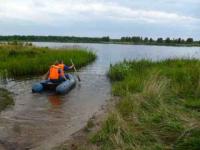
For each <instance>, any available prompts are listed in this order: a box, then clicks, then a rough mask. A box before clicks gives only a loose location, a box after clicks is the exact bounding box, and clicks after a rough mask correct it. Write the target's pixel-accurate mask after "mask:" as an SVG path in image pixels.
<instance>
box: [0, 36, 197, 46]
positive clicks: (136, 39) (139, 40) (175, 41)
mask: <svg viewBox="0 0 200 150" xmlns="http://www.w3.org/2000/svg"><path fill="white" fill-rule="evenodd" d="M0 41H24V42H73V43H108V42H110V43H132V44H152V45H179V44H180V45H181V44H185V45H187V44H188V45H192V44H194V45H200V41H195V40H194V39H193V38H187V39H183V38H169V37H167V38H165V39H164V38H161V37H159V38H157V39H153V38H148V37H145V38H143V37H140V36H132V37H128V36H127V37H121V38H120V39H111V38H110V37H109V36H104V37H75V36H33V35H29V36H25V35H12V36H0Z"/></svg>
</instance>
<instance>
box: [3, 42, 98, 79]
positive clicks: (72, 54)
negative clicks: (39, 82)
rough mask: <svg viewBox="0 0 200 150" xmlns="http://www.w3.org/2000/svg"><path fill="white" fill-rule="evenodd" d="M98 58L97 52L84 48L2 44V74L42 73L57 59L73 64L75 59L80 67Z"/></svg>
mask: <svg viewBox="0 0 200 150" xmlns="http://www.w3.org/2000/svg"><path fill="white" fill-rule="evenodd" d="M95 58H96V56H95V54H94V53H92V52H89V51H87V50H84V49H72V48H61V49H50V48H42V47H34V46H32V45H28V44H26V45H23V44H0V61H1V65H0V70H1V76H9V77H18V76H32V75H40V74H43V73H45V72H47V70H48V69H49V66H50V65H52V64H53V63H54V62H55V61H56V60H64V62H65V63H66V64H68V65H71V62H70V59H73V61H74V63H75V65H76V67H77V68H80V67H82V66H84V65H86V64H88V63H90V62H91V61H93V60H94V59H95Z"/></svg>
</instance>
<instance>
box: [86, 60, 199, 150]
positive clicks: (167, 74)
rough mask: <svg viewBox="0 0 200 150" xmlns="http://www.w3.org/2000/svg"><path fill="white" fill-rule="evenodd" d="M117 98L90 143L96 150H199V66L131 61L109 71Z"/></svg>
mask: <svg viewBox="0 0 200 150" xmlns="http://www.w3.org/2000/svg"><path fill="white" fill-rule="evenodd" d="M109 76H110V78H111V80H112V91H113V94H114V95H115V96H119V98H120V100H119V102H117V104H116V106H115V109H114V110H113V111H112V112H110V113H109V115H108V117H107V119H106V120H105V121H104V122H103V124H102V125H101V128H100V130H99V131H98V132H96V133H95V134H93V135H92V136H91V137H90V141H91V142H92V143H93V144H95V145H97V146H98V147H99V148H100V149H105V150H107V149H138V150H139V149H199V147H200V113H199V110H200V61H199V60H182V59H175V60H166V61H161V62H151V61H145V60H142V61H132V62H123V63H119V64H116V65H114V66H111V69H110V72H109Z"/></svg>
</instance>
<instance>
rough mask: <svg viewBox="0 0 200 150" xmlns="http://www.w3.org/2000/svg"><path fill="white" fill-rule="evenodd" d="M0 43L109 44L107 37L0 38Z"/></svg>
mask: <svg viewBox="0 0 200 150" xmlns="http://www.w3.org/2000/svg"><path fill="white" fill-rule="evenodd" d="M0 41H25V42H84V43H86V42H92V43H98V42H109V41H110V39H109V37H107V36H105V37H100V38H99V37H75V36H32V35H30V36H24V35H12V36H0Z"/></svg>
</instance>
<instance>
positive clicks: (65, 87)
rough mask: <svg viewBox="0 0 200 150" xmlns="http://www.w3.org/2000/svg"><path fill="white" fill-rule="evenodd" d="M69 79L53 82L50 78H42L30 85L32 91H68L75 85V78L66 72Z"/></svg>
mask: <svg viewBox="0 0 200 150" xmlns="http://www.w3.org/2000/svg"><path fill="white" fill-rule="evenodd" d="M68 77H69V79H68V80H66V81H63V82H61V83H53V82H51V81H50V80H43V81H41V82H40V83H35V84H34V85H33V86H32V92H33V93H41V92H43V91H45V90H50V91H55V92H56V93H58V94H66V93H68V92H69V91H70V90H71V89H72V88H73V87H74V86H75V85H76V79H75V76H74V75H72V74H68Z"/></svg>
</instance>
